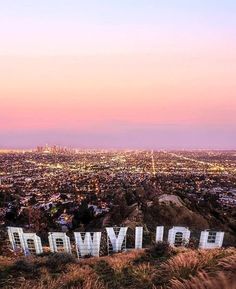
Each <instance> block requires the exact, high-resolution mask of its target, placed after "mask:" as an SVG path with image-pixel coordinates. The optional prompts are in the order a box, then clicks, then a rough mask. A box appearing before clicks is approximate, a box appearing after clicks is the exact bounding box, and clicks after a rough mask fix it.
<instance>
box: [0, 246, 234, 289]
mask: <svg viewBox="0 0 236 289" xmlns="http://www.w3.org/2000/svg"><path fill="white" fill-rule="evenodd" d="M235 272H236V249H233V248H231V249H230V248H229V249H217V250H208V251H207V250H191V249H184V248H182V249H175V250H173V249H170V248H169V247H168V246H167V245H166V244H159V245H157V246H156V247H154V248H152V249H149V250H145V251H144V250H141V251H131V252H128V253H120V254H116V255H113V256H108V257H100V258H88V259H83V260H79V261H78V260H76V259H74V258H73V257H72V256H70V255H66V254H54V255H48V256H42V257H37V258H34V257H32V258H24V257H15V258H13V257H0V278H1V280H0V282H1V283H0V287H2V288H25V289H28V288H31V289H36V288H37V289H39V288H50V289H54V288H55V289H56V288H85V289H105V288H111V289H116V288H117V289H118V288H135V289H139V288H140V289H141V288H142V289H143V288H150V289H155V288H160V289H161V288H162V289H165V288H173V289H218V288H219V289H235V288H236V277H235V275H234V274H235Z"/></svg>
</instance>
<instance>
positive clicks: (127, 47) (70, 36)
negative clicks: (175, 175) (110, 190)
mask: <svg viewBox="0 0 236 289" xmlns="http://www.w3.org/2000/svg"><path fill="white" fill-rule="evenodd" d="M23 2H24V1H23ZM62 2H63V1H61V3H62ZM72 2H73V3H74V8H76V7H77V4H76V2H74V1H72ZM139 3H142V5H145V3H144V2H142V1H140V2H139ZM45 5H46V4H45ZM55 5H56V4H55ZM107 5H108V4H107ZM122 5H123V6H124V5H125V4H124V2H122ZM122 5H121V6H122ZM154 5H155V4H154ZM25 7H26V8H27V6H25ZM45 7H46V8H45ZM45 7H44V8H45V9H47V6H45ZM78 7H79V6H78ZM81 7H82V6H81ZM144 7H145V6H144ZM7 8H9V7H7V6H6V7H5V9H7ZM10 8H12V7H10ZM23 8H24V7H23ZM23 8H22V7H21V8H20V7H18V10H17V8H15V10H12V9H8V10H7V12H8V13H9V12H11V13H10V15H8V18H7V15H6V13H5V14H4V17H3V18H2V20H1V21H2V23H1V21H0V24H2V25H5V26H4V27H5V28H4V29H3V28H2V27H3V26H2V25H1V28H0V36H1V41H2V40H3V45H1V47H0V64H1V65H0V104H1V108H0V147H1V146H2V147H7V146H11V147H17V146H23V147H31V146H35V145H36V144H37V143H38V142H39V140H40V144H43V143H46V142H48V143H53V142H56V143H57V144H63V145H72V146H80V145H82V146H93V147H96V146H98V147H99V146H100V144H101V138H102V136H104V135H106V136H109V134H110V135H111V136H114V137H115V138H117V146H120V147H126V146H133V143H130V142H127V137H128V136H129V134H130V132H135V135H136V140H137V142H138V141H140V147H145V146H147V147H152V146H153V147H158V146H159V145H160V144H161V146H165V145H166V146H167V147H169V146H170V144H169V143H168V142H171V146H172V147H175V146H176V147H180V146H181V147H184V146H185V144H184V143H182V142H180V141H179V138H178V137H174V136H175V135H178V132H179V133H182V134H184V133H183V131H185V132H186V133H185V134H184V136H185V139H186V147H194V143H196V145H197V146H201V144H202V147H219V146H220V145H222V147H228V148H233V147H234V144H235V137H234V133H235V132H236V81H235V75H236V54H235V51H236V37H235V35H234V34H233V29H232V25H230V23H222V26H217V27H215V26H214V25H216V23H217V21H216V20H217V19H214V18H213V19H211V18H210V20H211V21H206V20H207V19H208V18H204V17H203V19H202V22H201V23H200V22H199V23H198V22H197V20H199V19H198V18H199V16H201V12H202V11H201V10H200V11H197V12H196V13H195V12H194V11H192V7H187V8H188V9H190V12H191V14H192V22H190V23H189V19H186V23H185V22H184V20H182V18H181V17H180V16H181V15H179V14H178V13H180V12H179V11H178V10H176V9H174V10H173V9H172V10H171V9H170V10H168V9H167V8H166V10H164V11H165V12H166V11H167V12H168V13H167V12H166V13H167V15H166V16H168V17H170V18H171V16H173V15H174V19H173V20H174V21H176V23H172V22H168V21H167V19H165V18H164V17H163V16H161V15H162V14H161V12H160V11H159V10H158V7H157V8H156V9H157V10H156V12H157V15H160V19H159V21H158V20H155V21H154V20H153V22H151V23H149V22H148V21H147V19H146V18H145V19H141V20H139V22H138V23H137V22H135V21H131V20H130V19H129V18H127V19H129V21H128V20H127V19H126V20H124V22H122V21H121V19H120V20H119V21H121V22H118V23H119V24H118V23H113V22H112V23H110V22H108V23H107V22H105V23H101V19H103V18H102V17H103V16H98V15H97V19H95V20H94V19H93V20H90V21H89V20H88V19H87V20H86V21H85V20H84V19H82V20H81V19H80V18H78V19H77V18H76V17H75V18H73V17H72V19H71V18H70V17H69V12H71V11H67V13H68V15H66V17H62V16H60V15H59V16H58V15H57V16H55V15H53V14H50V13H52V12H51V11H47V12H48V15H46V16H45V19H43V20H42V19H41V18H40V17H39V15H36V14H35V15H34V16H35V17H34V18H33V17H32V14H30V13H32V11H33V13H36V12H35V11H36V10H34V8H35V9H36V8H37V7H34V6H32V7H31V8H30V9H31V10H30V11H28V10H27V9H26V10H24V9H23ZM82 8H83V7H82ZM123 8H124V9H125V7H123ZM141 8H142V7H140V9H141ZM60 9H61V8H60ZM159 9H161V8H159ZM162 9H164V8H163V7H162ZM121 11H122V10H121ZM5 12H6V11H5ZM57 12H58V11H57ZM112 12H113V13H117V12H115V11H113V10H112ZM94 13H95V14H96V12H94ZM130 13H131V17H132V13H137V11H136V12H135V11H133V12H132V10H130ZM139 13H140V15H142V12H141V11H139ZM143 13H144V14H145V17H148V13H151V10H147V11H144V12H143ZM158 13H160V14H158ZM171 13H172V14H173V15H172V14H171ZM217 13H218V14H219V15H221V14H220V13H221V12H220V10H219V11H217ZM62 15H63V14H62ZM150 15H151V14H150ZM230 15H231V14H229V16H228V17H229V18H230V17H231V16H230ZM0 16H1V15H0ZM134 16H135V15H133V17H134ZM177 16H178V17H177ZM203 16H204V15H203ZM206 16H209V15H205V17H206ZM99 17H100V18H101V19H100V18H99ZM194 17H195V18H194ZM54 18H55V19H54ZM225 19H226V18H225ZM53 20H54V21H53ZM98 20H99V21H98ZM109 21H110V20H109ZM114 21H115V20H114ZM227 21H228V20H227ZM187 23H189V26H187V25H185V24H187ZM231 24H232V23H231ZM233 24H235V23H233ZM6 25H7V26H6ZM217 25H218V24H217ZM166 126H167V127H170V126H172V129H171V130H170V131H169V130H168V129H167V130H166V133H167V134H170V135H169V136H168V137H166V136H165V137H163V132H160V130H159V128H160V127H166ZM186 128H187V129H186ZM139 130H140V133H139ZM208 130H209V135H208V133H207V132H208ZM190 131H191V136H190V135H189V132H190ZM225 131H227V133H226V134H225ZM68 132H69V136H68V139H67V141H65V134H68ZM194 132H195V133H194ZM37 133H38V137H35V136H37ZM53 133H54V134H55V135H54V136H52V134H53ZM150 133H151V134H152V135H155V137H153V138H150V135H149V134H150ZM84 134H89V135H90V137H87V139H86V141H84V142H83V139H82V137H83V136H84ZM216 135H217V136H218V137H216ZM39 136H40V137H39ZM76 136H77V137H78V141H76ZM96 136H97V138H96ZM188 136H189V137H190V138H192V140H191V141H189V143H188V141H187V140H188V139H189V137H188ZM22 137H24V139H25V141H22ZM144 138H147V139H148V140H149V141H148V142H142V140H143V139H144ZM161 138H163V141H162V140H161ZM198 138H201V139H200V140H199V139H198ZM222 138H224V140H223V142H221V141H222ZM19 139H21V140H19ZM195 139H197V140H198V142H194V140H195ZM157 140H158V141H157ZM217 141H219V145H217V143H216V142H217ZM114 144H116V142H115V141H114V140H113V141H111V142H110V143H109V137H108V140H107V144H106V142H102V146H105V147H110V146H114ZM196 145H195V146H196ZM135 147H138V143H137V144H135Z"/></svg>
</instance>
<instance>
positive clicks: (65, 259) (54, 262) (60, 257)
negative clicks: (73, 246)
mask: <svg viewBox="0 0 236 289" xmlns="http://www.w3.org/2000/svg"><path fill="white" fill-rule="evenodd" d="M76 262H77V259H76V258H75V257H74V256H73V255H71V254H68V253H54V254H52V255H50V256H48V260H47V261H46V266H47V267H49V268H50V269H52V270H58V269H61V267H62V266H65V265H67V264H70V263H76Z"/></svg>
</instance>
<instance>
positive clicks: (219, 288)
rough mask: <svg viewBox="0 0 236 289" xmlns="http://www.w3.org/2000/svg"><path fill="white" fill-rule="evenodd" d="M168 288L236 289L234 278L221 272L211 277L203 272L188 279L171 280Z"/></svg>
mask: <svg viewBox="0 0 236 289" xmlns="http://www.w3.org/2000/svg"><path fill="white" fill-rule="evenodd" d="M168 288H170V289H236V279H235V278H229V276H227V275H226V274H224V273H223V272H220V273H219V274H217V275H216V276H214V277H212V276H210V275H209V274H207V273H205V272H200V273H198V275H197V276H195V277H193V278H191V279H190V280H186V281H180V280H172V281H171V286H170V287H168Z"/></svg>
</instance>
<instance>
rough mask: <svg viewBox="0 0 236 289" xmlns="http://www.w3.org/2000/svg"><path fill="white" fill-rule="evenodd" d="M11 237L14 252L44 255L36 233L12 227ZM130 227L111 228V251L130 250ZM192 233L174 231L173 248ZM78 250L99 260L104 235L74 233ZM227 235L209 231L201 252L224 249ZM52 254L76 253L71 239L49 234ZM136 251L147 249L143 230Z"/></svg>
mask: <svg viewBox="0 0 236 289" xmlns="http://www.w3.org/2000/svg"><path fill="white" fill-rule="evenodd" d="M7 230H8V236H9V240H10V243H11V245H12V248H13V250H14V251H18V250H21V251H23V253H24V254H25V255H26V256H28V255H31V254H36V255H37V254H42V253H43V247H42V242H41V238H40V237H39V236H37V235H36V233H24V231H23V229H22V228H18V227H8V228H7ZM127 230H128V227H107V228H106V234H107V251H108V254H109V253H116V252H121V251H125V250H127V248H126V235H127ZM190 234H191V232H190V230H189V229H188V228H185V227H173V228H172V229H170V230H169V231H168V243H169V244H170V245H171V246H183V245H187V244H188V243H189V241H190ZM163 237H164V226H158V227H156V242H157V243H158V242H163ZM74 239H75V249H76V253H77V256H78V257H79V258H82V257H85V256H94V257H99V252H100V244H101V232H83V233H82V232H74ZM223 239H224V232H216V231H210V230H205V231H202V232H201V235H200V241H199V248H202V249H214V248H220V247H222V244H223ZM48 240H49V247H50V251H51V252H53V253H60V252H66V253H70V254H71V253H72V250H71V242H70V238H69V237H68V236H67V235H66V233H63V232H49V234H48ZM134 248H135V249H142V248H143V227H136V228H135V245H134Z"/></svg>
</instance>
